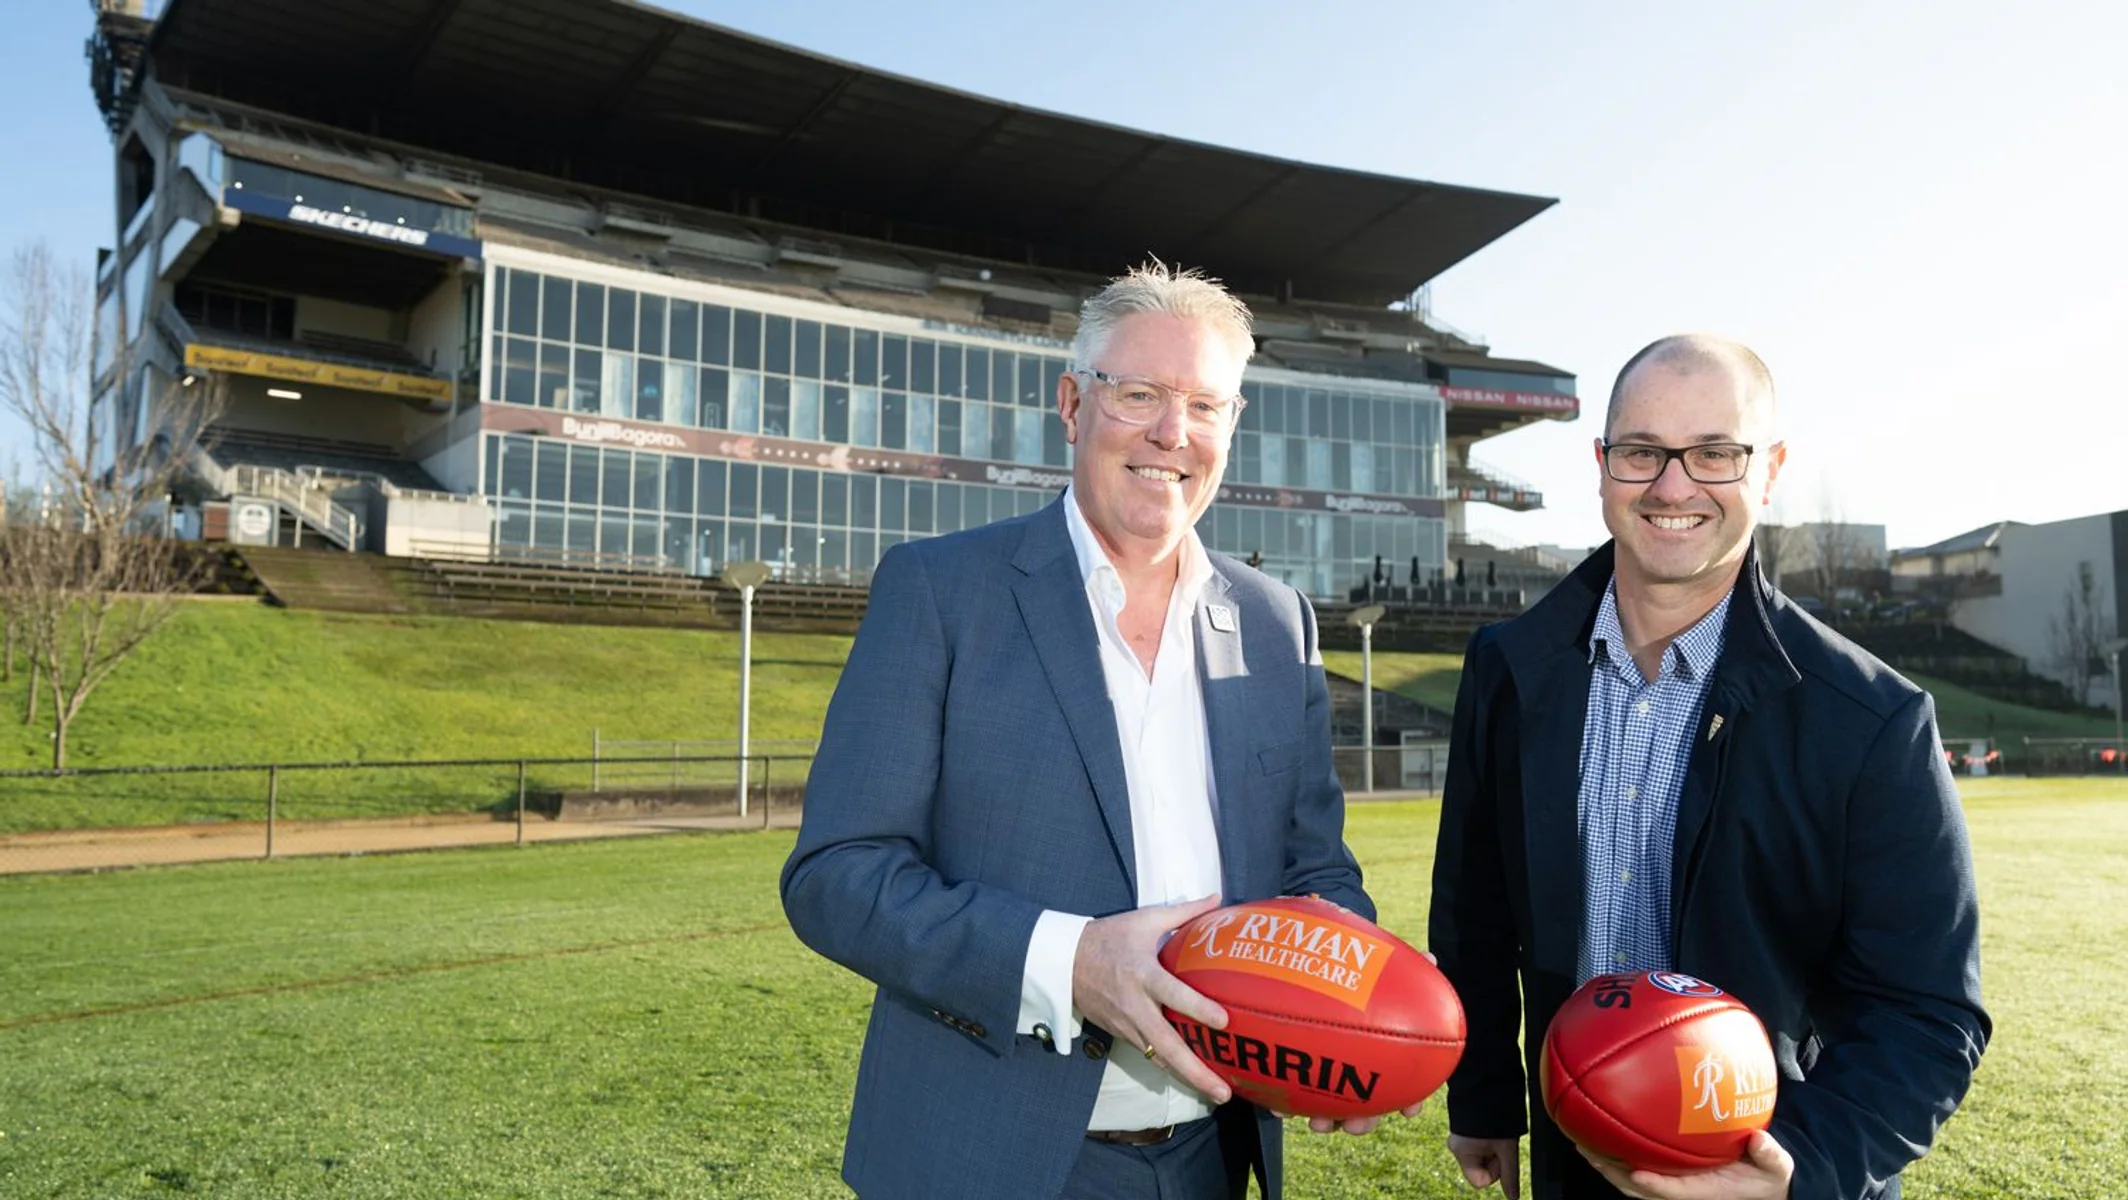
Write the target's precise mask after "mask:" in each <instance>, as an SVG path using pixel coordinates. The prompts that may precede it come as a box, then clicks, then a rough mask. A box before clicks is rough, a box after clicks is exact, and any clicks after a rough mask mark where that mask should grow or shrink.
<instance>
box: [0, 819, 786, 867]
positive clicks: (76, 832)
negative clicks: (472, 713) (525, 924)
mask: <svg viewBox="0 0 2128 1200" xmlns="http://www.w3.org/2000/svg"><path fill="white" fill-rule="evenodd" d="M798 815H799V810H798V809H797V807H796V806H791V807H789V808H788V809H787V810H785V811H778V812H777V813H776V814H775V816H774V821H773V824H774V826H775V828H778V829H795V828H797V827H798ZM759 828H761V818H760V816H759V815H755V816H751V817H745V818H741V817H737V816H719V817H656V818H648V819H642V820H630V821H550V820H547V819H546V818H544V817H531V818H527V819H526V821H525V839H524V840H525V842H526V843H527V844H529V843H532V842H567V841H582V840H585V839H589V838H612V837H647V836H650V835H652V834H659V833H677V832H682V831H702V830H740V829H759ZM516 841H517V823H516V822H514V821H498V820H495V819H493V818H492V817H486V816H480V817H470V816H469V817H418V818H404V819H396V820H375V821H282V822H280V823H278V824H277V825H275V826H274V831H273V857H275V858H293V857H297V856H300V855H321V854H387V853H392V852H395V851H405V850H436V849H443V848H446V847H459V846H507V845H510V844H512V843H514V842H516ZM264 857H266V825H265V823H264V822H263V821H244V822H230V823H226V824H212V825H173V826H160V827H156V828H148V829H69V830H59V831H55V832H51V833H12V834H5V835H0V875H21V874H28V873H32V872H44V871H101V870H109V869H111V868H115V867H144V866H154V865H159V864H164V863H190V862H213V861H216V860H220V859H242V858H264Z"/></svg>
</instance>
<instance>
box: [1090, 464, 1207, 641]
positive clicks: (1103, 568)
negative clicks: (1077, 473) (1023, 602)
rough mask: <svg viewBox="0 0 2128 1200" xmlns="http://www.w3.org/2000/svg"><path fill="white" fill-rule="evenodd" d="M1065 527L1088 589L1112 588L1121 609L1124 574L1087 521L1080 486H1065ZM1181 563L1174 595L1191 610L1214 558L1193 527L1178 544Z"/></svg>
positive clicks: (1187, 610) (1115, 601)
mask: <svg viewBox="0 0 2128 1200" xmlns="http://www.w3.org/2000/svg"><path fill="white" fill-rule="evenodd" d="M1064 527H1065V528H1066V529H1069V530H1070V531H1071V548H1072V550H1073V552H1074V553H1075V554H1077V556H1078V559H1079V578H1081V579H1082V580H1084V581H1085V582H1086V586H1087V588H1088V589H1095V588H1099V589H1100V590H1102V591H1103V592H1108V591H1110V590H1111V589H1113V593H1114V603H1115V607H1116V608H1117V609H1118V610H1121V609H1122V607H1123V576H1122V574H1121V573H1119V572H1118V571H1117V570H1116V564H1115V563H1114V562H1112V561H1110V559H1109V557H1108V551H1106V550H1104V549H1102V548H1101V543H1100V540H1099V539H1097V538H1095V537H1094V527H1093V526H1092V525H1090V524H1088V523H1087V520H1086V514H1085V513H1083V512H1081V511H1080V510H1079V497H1078V494H1077V489H1075V488H1071V487H1066V488H1065V489H1064ZM1179 549H1180V551H1181V554H1182V564H1181V570H1180V572H1179V574H1178V575H1177V576H1176V580H1175V582H1176V587H1175V599H1176V600H1177V601H1179V602H1180V605H1181V608H1180V611H1182V612H1189V611H1191V610H1192V609H1194V608H1195V607H1196V605H1197V597H1198V595H1199V594H1200V593H1201V592H1203V591H1204V585H1205V584H1207V583H1210V582H1211V581H1212V560H1211V557H1210V556H1209V555H1207V554H1206V553H1205V551H1204V542H1203V541H1202V540H1201V539H1199V538H1198V536H1197V531H1196V530H1195V529H1191V530H1190V531H1189V533H1188V534H1187V535H1185V536H1184V537H1183V539H1182V545H1181V546H1180V547H1179Z"/></svg>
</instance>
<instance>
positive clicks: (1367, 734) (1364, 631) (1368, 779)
mask: <svg viewBox="0 0 2128 1200" xmlns="http://www.w3.org/2000/svg"><path fill="white" fill-rule="evenodd" d="M1387 611H1389V610H1388V609H1387V608H1385V607H1383V606H1382V605H1379V604H1369V605H1367V606H1366V607H1364V608H1355V609H1353V610H1352V615H1351V616H1349V617H1346V618H1345V619H1346V620H1347V621H1350V622H1351V623H1353V624H1354V625H1357V626H1359V627H1360V745H1361V746H1362V747H1364V749H1363V750H1362V751H1361V753H1362V754H1364V755H1365V759H1364V760H1363V762H1362V764H1361V766H1360V790H1361V791H1366V792H1371V791H1373V790H1374V623H1375V622H1376V621H1379V620H1381V619H1382V614H1383V613H1385V612H1387Z"/></svg>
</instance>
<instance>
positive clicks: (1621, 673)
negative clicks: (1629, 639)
mask: <svg viewBox="0 0 2128 1200" xmlns="http://www.w3.org/2000/svg"><path fill="white" fill-rule="evenodd" d="M1728 613H1729V600H1728V598H1727V597H1724V598H1723V599H1722V602H1721V603H1720V604H1718V605H1716V606H1715V608H1714V611H1713V612H1710V613H1708V614H1707V615H1706V616H1704V617H1701V618H1700V619H1699V621H1698V623H1697V624H1695V625H1693V626H1692V628H1690V629H1687V630H1685V632H1684V633H1682V634H1680V635H1678V637H1677V638H1676V640H1674V641H1672V642H1671V643H1670V647H1669V649H1668V650H1666V651H1664V652H1663V660H1662V670H1661V671H1660V672H1659V673H1658V674H1657V675H1656V677H1655V680H1654V682H1652V683H1651V682H1649V681H1648V680H1646V679H1644V678H1643V677H1642V676H1641V673H1640V666H1639V664H1637V663H1635V662H1634V661H1633V655H1632V652H1631V651H1630V650H1629V649H1628V648H1627V645H1626V637H1625V629H1624V628H1623V627H1622V626H1621V625H1619V623H1618V583H1617V580H1615V579H1613V580H1612V582H1611V585H1610V586H1609V587H1607V588H1605V589H1604V593H1603V604H1602V605H1601V606H1600V607H1598V608H1597V610H1596V627H1595V629H1594V631H1593V632H1592V633H1591V634H1590V637H1589V663H1590V665H1591V667H1592V668H1593V669H1592V671H1591V672H1590V675H1589V709H1588V716H1587V717H1586V718H1585V720H1584V721H1583V724H1582V728H1581V797H1580V826H1581V858H1582V870H1583V875H1584V878H1585V891H1584V895H1583V900H1584V904H1583V910H1584V911H1583V914H1582V927H1581V957H1580V961H1579V963H1578V966H1577V972H1576V980H1575V981H1576V982H1577V983H1585V982H1587V981H1588V980H1589V979H1591V978H1593V977H1595V976H1597V975H1608V974H1616V973H1620V972H1632V971H1663V970H1669V969H1670V967H1671V963H1670V851H1671V846H1672V843H1673V842H1674V841H1675V840H1676V837H1677V798H1678V793H1679V792H1680V791H1681V790H1682V789H1683V787H1684V782H1685V764H1686V762H1687V760H1689V759H1690V757H1691V754H1692V732H1693V730H1694V729H1696V728H1697V727H1698V725H1699V714H1700V709H1701V708H1702V707H1703V706H1704V705H1705V703H1706V699H1707V683H1708V681H1709V679H1711V678H1712V677H1713V674H1714V663H1715V660H1716V659H1717V658H1718V657H1720V655H1721V652H1722V632H1723V626H1724V622H1725V620H1726V619H1727V617H1728Z"/></svg>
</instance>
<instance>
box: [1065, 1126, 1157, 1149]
mask: <svg viewBox="0 0 2128 1200" xmlns="http://www.w3.org/2000/svg"><path fill="white" fill-rule="evenodd" d="M1086 1136H1087V1138H1088V1139H1090V1140H1092V1141H1096V1142H1114V1143H1115V1144H1117V1145H1119V1146H1157V1145H1159V1144H1160V1143H1162V1142H1164V1141H1166V1140H1168V1139H1169V1138H1171V1137H1174V1136H1175V1127H1174V1126H1173V1125H1162V1126H1160V1127H1159V1128H1157V1129H1089V1130H1087V1131H1086Z"/></svg>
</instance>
